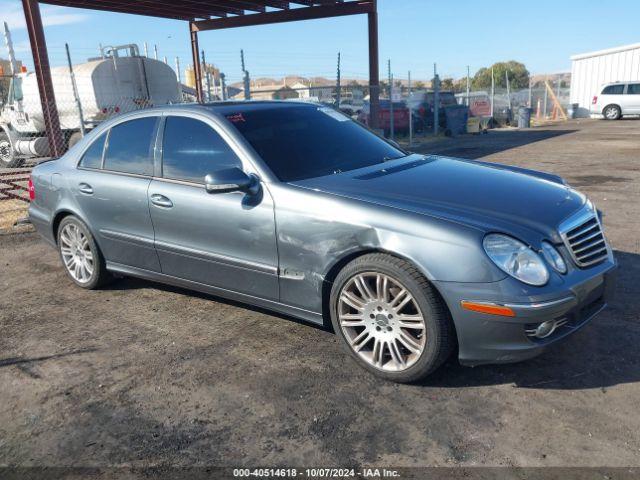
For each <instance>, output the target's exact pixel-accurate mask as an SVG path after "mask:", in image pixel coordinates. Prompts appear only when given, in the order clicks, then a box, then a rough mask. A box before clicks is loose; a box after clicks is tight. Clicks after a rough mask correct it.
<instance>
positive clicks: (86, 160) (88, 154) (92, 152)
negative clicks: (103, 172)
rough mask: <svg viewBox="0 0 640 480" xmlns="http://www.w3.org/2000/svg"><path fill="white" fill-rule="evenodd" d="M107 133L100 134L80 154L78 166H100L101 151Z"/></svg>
mask: <svg viewBox="0 0 640 480" xmlns="http://www.w3.org/2000/svg"><path fill="white" fill-rule="evenodd" d="M106 138H107V134H106V133H103V134H102V135H100V136H99V137H98V138H97V139H96V140H95V141H94V142H93V143H92V144H91V146H90V147H89V148H87V150H86V151H85V152H84V155H82V159H81V160H80V166H81V167H85V168H102V151H103V150H104V141H105V139H106Z"/></svg>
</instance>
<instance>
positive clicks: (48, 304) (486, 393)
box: [0, 120, 640, 467]
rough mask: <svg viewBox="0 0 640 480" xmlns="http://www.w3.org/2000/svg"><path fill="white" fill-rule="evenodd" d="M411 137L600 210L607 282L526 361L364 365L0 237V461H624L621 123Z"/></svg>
mask: <svg viewBox="0 0 640 480" xmlns="http://www.w3.org/2000/svg"><path fill="white" fill-rule="evenodd" d="M428 150H429V151H433V152H437V153H442V154H446V155H457V156H461V157H468V158H482V159H485V160H489V161H497V162H504V163H509V164H515V165H521V166H525V167H531V168H537V169H541V170H546V171H549V172H555V173H558V174H561V175H563V176H565V177H566V178H567V179H568V180H569V182H570V183H571V184H572V185H574V186H575V187H578V188H579V189H581V190H582V191H584V192H586V193H588V194H589V195H590V196H591V198H592V199H593V200H594V201H595V202H596V204H597V205H598V207H599V208H601V209H602V210H603V211H604V213H605V225H606V229H607V232H608V237H609V239H610V241H611V243H612V244H613V246H614V248H615V250H616V256H617V258H618V260H619V263H620V275H619V282H618V287H617V297H616V300H615V302H614V303H613V305H611V308H610V309H608V310H607V311H606V312H604V313H603V314H601V316H600V317H598V318H597V319H596V320H595V321H594V322H592V324H591V325H589V326H588V327H586V328H585V329H583V330H582V331H580V332H579V333H577V334H576V335H574V336H573V337H571V338H570V339H568V341H566V342H564V343H562V344H560V345H557V346H555V347H554V348H552V349H550V350H549V351H548V352H547V353H545V354H544V355H543V356H541V357H538V358H537V359H534V360H531V361H528V362H525V363H521V364H515V365H503V366H484V367H477V368H473V369H471V368H465V367H461V366H459V365H458V364H457V363H456V361H455V360H452V361H450V362H449V363H448V364H447V365H445V366H444V367H443V368H442V369H441V370H440V371H438V372H437V373H436V374H435V375H433V376H432V377H431V378H429V379H428V380H427V381H426V382H424V383H423V384H421V385H413V386H403V385H396V384H392V383H388V382H384V381H380V380H377V379H376V378H374V377H372V376H371V375H369V374H368V373H366V372H364V371H363V370H362V369H360V368H358V367H357V366H356V365H355V364H354V363H352V361H351V360H349V359H348V358H347V357H346V356H345V354H344V353H343V352H342V351H341V349H340V347H339V345H338V343H337V341H336V337H335V336H334V335H333V334H332V333H330V332H329V331H326V330H323V329H320V328H316V327H313V326H309V325H306V324H304V323H301V322H297V321H295V320H292V319H289V318H285V317H281V316H274V315H272V314H270V313H268V312H265V311H261V310H256V309H251V308H246V307H243V306H241V305H237V304H234V303H229V302H225V301H221V300H219V299H216V298H213V297H208V296H204V295H199V294H194V293H191V292H188V291H184V290H179V289H174V288H171V287H166V286H162V285H158V284H153V283H149V282H144V281H139V280H133V279H124V280H121V281H118V282H116V283H114V284H113V285H112V286H110V287H109V288H107V289H105V290H102V291H84V290H81V289H79V288H76V287H74V286H72V284H71V282H70V281H69V280H67V278H66V277H65V274H64V272H63V270H62V267H61V264H60V261H59V259H58V257H57V255H56V252H55V251H54V250H53V249H51V248H50V247H48V246H47V245H45V243H44V242H43V241H41V240H40V239H39V238H38V237H37V236H36V235H35V234H33V233H23V234H12V235H0V392H1V398H2V399H1V401H0V465H7V464H8V465H47V466H55V465H57V466H61V465H67V466H68V465H76V466H108V465H129V466H131V465H132V466H147V465H155V464H172V465H215V466H275V465H278V466H287V465H298V466H299V465H315V466H347V465H352V466H354V465H371V464H374V465H393V466H397V467H399V466H426V465H429V466H451V465H467V466H472V465H491V466H501V465H503V466H504V465H508V466H512V465H517V466H561V465H573V466H639V465H640V413H639V412H640V410H639V409H638V405H639V402H638V399H639V398H640V358H639V355H638V352H639V347H638V346H639V345H640V313H639V312H640V241H639V238H640V236H639V233H640V187H639V185H640V121H631V120H629V121H619V122H604V121H591V120H583V121H572V122H569V123H566V124H563V125H561V126H554V127H547V128H543V129H534V130H527V131H511V132H491V133H490V134H488V135H479V136H467V137H464V138H459V139H454V140H442V141H437V142H435V143H432V144H430V145H429V146H428Z"/></svg>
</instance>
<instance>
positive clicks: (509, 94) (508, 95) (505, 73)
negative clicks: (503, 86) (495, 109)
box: [504, 70, 511, 112]
mask: <svg viewBox="0 0 640 480" xmlns="http://www.w3.org/2000/svg"><path fill="white" fill-rule="evenodd" d="M504 76H505V78H506V79H507V98H508V99H509V112H511V84H510V83H509V70H505V72H504Z"/></svg>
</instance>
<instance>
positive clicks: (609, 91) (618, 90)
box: [602, 85, 624, 95]
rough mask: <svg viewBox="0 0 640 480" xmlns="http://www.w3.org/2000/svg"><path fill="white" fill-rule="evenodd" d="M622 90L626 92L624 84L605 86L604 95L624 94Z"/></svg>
mask: <svg viewBox="0 0 640 480" xmlns="http://www.w3.org/2000/svg"><path fill="white" fill-rule="evenodd" d="M622 92H624V85H609V86H608V87H604V90H602V95H622Z"/></svg>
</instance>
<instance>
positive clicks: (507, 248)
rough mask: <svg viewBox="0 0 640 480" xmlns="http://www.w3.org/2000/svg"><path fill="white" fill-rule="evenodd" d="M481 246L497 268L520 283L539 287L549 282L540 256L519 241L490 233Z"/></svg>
mask: <svg viewBox="0 0 640 480" xmlns="http://www.w3.org/2000/svg"><path fill="white" fill-rule="evenodd" d="M482 244H483V246H484V251H485V252H487V255H489V258H490V259H491V260H493V263H495V264H496V265H497V266H498V268H500V269H501V270H503V271H504V272H506V273H508V274H509V275H511V276H512V277H514V278H517V279H518V280H520V281H521V282H524V283H527V284H529V285H535V286H541V285H544V284H545V283H547V281H548V280H549V271H548V270H547V267H545V265H544V262H543V261H542V259H541V258H540V256H539V255H538V254H537V253H536V252H534V251H533V250H531V249H530V248H529V247H527V246H526V245H525V244H524V243H522V242H521V241H520V240H516V239H515V238H512V237H509V236H507V235H501V234H499V233H490V234H489V235H487V236H486V237H484V240H483V241H482Z"/></svg>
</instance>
